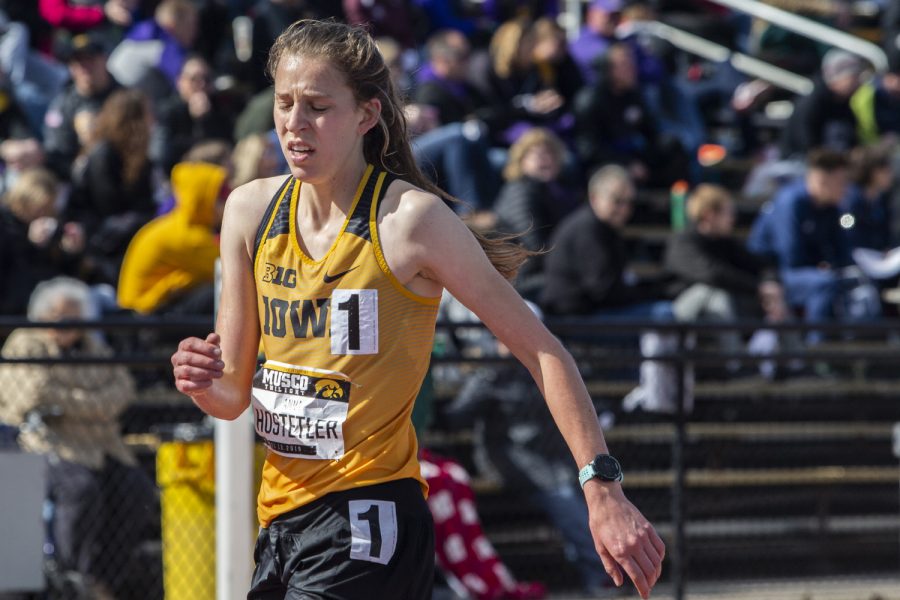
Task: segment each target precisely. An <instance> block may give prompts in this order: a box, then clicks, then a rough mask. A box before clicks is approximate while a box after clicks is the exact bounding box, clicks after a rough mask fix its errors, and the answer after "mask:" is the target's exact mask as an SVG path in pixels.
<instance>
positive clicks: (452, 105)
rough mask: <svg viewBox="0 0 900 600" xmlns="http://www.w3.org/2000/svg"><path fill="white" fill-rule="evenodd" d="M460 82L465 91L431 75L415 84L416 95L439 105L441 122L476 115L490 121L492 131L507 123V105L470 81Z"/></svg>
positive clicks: (485, 122)
mask: <svg viewBox="0 0 900 600" xmlns="http://www.w3.org/2000/svg"><path fill="white" fill-rule="evenodd" d="M459 86H460V91H461V92H462V93H457V92H456V91H455V90H454V89H452V88H451V86H450V84H447V83H445V82H443V81H441V80H439V79H432V80H429V81H425V82H423V83H422V84H420V85H419V86H418V87H417V88H416V91H415V93H414V94H413V99H414V101H415V102H416V103H417V104H427V105H428V106H433V107H434V108H436V109H437V111H438V119H439V120H440V122H441V124H442V125H447V124H448V123H459V122H462V121H465V120H466V119H470V118H476V119H478V120H479V121H481V122H483V123H484V124H485V125H487V128H488V129H489V130H490V131H491V132H497V131H499V129H501V128H503V127H505V126H506V124H507V123H508V121H509V118H508V114H507V113H508V110H507V109H506V107H504V106H502V105H499V104H497V103H496V102H493V101H491V100H488V99H487V98H485V97H484V96H483V95H482V94H481V92H480V91H479V90H478V89H477V88H476V87H474V86H472V85H470V84H468V83H461V84H459Z"/></svg>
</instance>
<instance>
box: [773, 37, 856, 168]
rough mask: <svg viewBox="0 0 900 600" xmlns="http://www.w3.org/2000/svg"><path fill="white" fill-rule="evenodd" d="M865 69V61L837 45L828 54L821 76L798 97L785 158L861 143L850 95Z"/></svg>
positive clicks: (785, 137) (783, 147) (788, 129)
mask: <svg viewBox="0 0 900 600" xmlns="http://www.w3.org/2000/svg"><path fill="white" fill-rule="evenodd" d="M865 71H866V64H865V62H863V60H862V59H860V58H859V57H857V56H855V55H853V54H850V53H849V52H847V51H845V50H840V49H837V48H834V49H832V50H829V51H828V52H827V53H826V54H825V57H824V58H823V59H822V69H821V77H817V78H816V80H815V85H814V87H813V91H812V92H811V93H810V94H809V95H808V96H806V97H803V98H800V99H799V100H797V102H796V104H795V106H794V112H793V113H792V114H791V116H790V118H789V119H788V122H787V125H786V126H785V128H784V133H783V137H782V142H781V151H782V157H784V158H790V157H792V156H802V155H805V154H806V153H807V152H808V151H810V150H811V149H813V148H818V147H820V146H826V147H829V148H832V149H834V150H838V151H845V150H849V149H850V148H852V147H853V146H855V145H856V144H857V143H858V142H859V140H858V134H857V125H858V124H857V120H856V116H855V115H854V113H853V109H852V108H851V106H850V98H851V97H852V96H853V94H854V93H856V91H857V90H858V89H859V86H860V85H861V84H862V82H863V75H864V73H865Z"/></svg>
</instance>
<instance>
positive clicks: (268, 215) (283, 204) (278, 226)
mask: <svg viewBox="0 0 900 600" xmlns="http://www.w3.org/2000/svg"><path fill="white" fill-rule="evenodd" d="M297 185H298V184H297V180H296V179H294V178H293V177H291V176H288V178H287V179H285V180H284V183H282V184H281V185H280V186H279V188H278V191H277V192H275V195H274V196H272V199H271V200H270V201H269V206H268V207H267V208H266V212H265V213H264V214H263V218H262V219H261V220H260V222H259V227H258V228H257V230H256V238H255V239H254V241H253V255H254V256H256V255H257V254H258V253H259V247H260V246H261V245H262V243H263V241H264V239H272V238H274V237H277V236H279V235H282V234H286V233H289V232H290V226H291V201H290V199H291V197H292V196H293V194H294V188H295V187H296V186H297ZM285 198H286V199H287V200H286V201H285V200H284V199H285ZM276 211H277V212H276ZM273 213H274V218H273ZM270 223H271V225H270ZM267 230H268V233H266V231H267Z"/></svg>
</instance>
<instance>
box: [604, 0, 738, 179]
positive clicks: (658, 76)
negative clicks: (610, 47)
mask: <svg viewBox="0 0 900 600" xmlns="http://www.w3.org/2000/svg"><path fill="white" fill-rule="evenodd" d="M657 20H659V16H658V15H657V13H656V11H655V10H654V8H653V6H652V5H651V3H650V2H640V1H631V2H629V3H628V5H627V6H626V7H624V8H623V9H622V16H621V18H620V26H619V29H618V30H617V32H616V33H617V35H618V36H619V37H620V39H622V43H624V44H626V45H627V46H628V47H630V48H631V50H632V52H633V53H634V61H635V65H636V67H637V73H638V82H639V86H638V87H639V88H640V91H641V95H642V97H643V99H644V103H645V104H646V106H647V108H648V109H649V110H650V111H651V113H652V114H653V116H654V118H655V120H656V122H657V125H658V127H659V130H660V132H662V133H663V134H665V135H669V136H672V137H674V138H675V139H677V140H678V141H679V142H680V143H681V146H682V147H683V148H684V149H685V151H687V153H688V155H690V156H691V157H693V156H694V155H695V154H696V152H697V149H698V148H699V147H700V145H701V144H703V142H704V141H706V136H707V133H706V123H705V122H704V119H703V115H702V114H701V112H700V108H699V106H700V101H701V99H704V100H708V99H709V98H711V97H715V95H716V94H715V89H716V88H717V87H718V88H719V89H723V88H724V90H726V92H725V93H727V94H729V95H730V94H731V93H732V91H733V90H734V86H735V85H736V83H735V81H734V80H733V79H729V78H727V77H726V78H725V80H724V81H721V82H719V83H718V84H713V83H711V82H707V86H706V87H707V88H711V89H703V87H700V86H696V85H693V84H689V83H688V81H687V73H679V72H678V71H677V68H678V67H677V63H676V60H675V57H674V56H673V55H674V50H675V49H674V47H673V46H672V45H671V44H669V43H668V42H666V41H664V40H662V39H660V38H659V36H655V35H652V34H647V33H644V32H643V31H642V30H641V28H640V27H641V25H643V24H646V23H653V22H656V21H657ZM690 165H691V168H692V177H691V179H695V180H696V179H697V178H698V177H699V173H698V171H697V169H699V165H698V164H697V163H696V161H694V160H692V161H691V162H690Z"/></svg>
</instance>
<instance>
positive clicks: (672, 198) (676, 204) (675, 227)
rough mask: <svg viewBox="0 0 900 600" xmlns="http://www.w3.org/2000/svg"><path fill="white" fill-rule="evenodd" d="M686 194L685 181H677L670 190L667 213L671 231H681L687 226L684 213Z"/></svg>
mask: <svg viewBox="0 0 900 600" xmlns="http://www.w3.org/2000/svg"><path fill="white" fill-rule="evenodd" d="M687 193H688V182H687V181H685V180H683V179H679V180H678V181H676V182H675V183H673V184H672V189H671V191H670V193H669V211H670V214H671V221H672V231H683V230H684V228H685V227H686V226H687V214H686V213H685V204H686V202H687Z"/></svg>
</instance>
